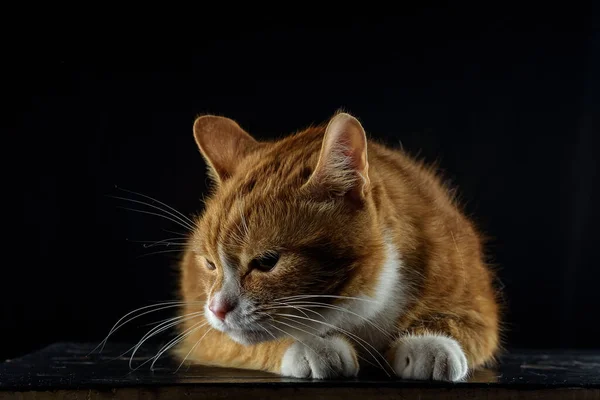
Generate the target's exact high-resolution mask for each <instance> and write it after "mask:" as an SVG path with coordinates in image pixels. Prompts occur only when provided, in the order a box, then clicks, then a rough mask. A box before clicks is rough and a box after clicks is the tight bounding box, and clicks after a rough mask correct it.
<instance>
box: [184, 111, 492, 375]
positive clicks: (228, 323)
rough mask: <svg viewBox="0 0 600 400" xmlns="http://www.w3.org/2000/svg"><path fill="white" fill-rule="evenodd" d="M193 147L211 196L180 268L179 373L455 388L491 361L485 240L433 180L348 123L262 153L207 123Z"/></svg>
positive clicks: (234, 132) (345, 119) (217, 120)
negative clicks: (426, 382)
mask: <svg viewBox="0 0 600 400" xmlns="http://www.w3.org/2000/svg"><path fill="white" fill-rule="evenodd" d="M194 137H195V140H196V143H197V145H198V147H199V150H200V152H201V154H202V156H203V158H204V159H205V161H206V163H207V164H208V167H209V173H210V175H211V177H212V180H213V182H214V184H215V186H214V191H213V193H212V195H211V197H210V198H209V199H207V201H206V204H205V209H204V212H203V214H202V215H201V216H200V217H199V218H198V220H197V223H196V229H195V231H194V232H193V233H192V235H191V237H190V240H189V243H188V245H187V248H186V251H185V253H184V256H183V259H182V262H181V266H180V267H181V281H180V287H181V291H180V295H181V297H182V300H183V301H185V306H183V307H182V309H181V314H180V315H181V316H182V317H183V316H187V317H186V318H185V319H184V322H183V323H182V324H181V325H180V331H179V333H180V334H182V336H181V337H182V340H181V341H180V342H179V344H178V346H177V347H176V348H175V349H176V350H175V351H174V354H175V355H176V357H178V358H179V360H180V361H183V360H190V361H192V362H193V363H197V364H204V365H214V366H222V367H235V368H243V369H256V370H264V371H269V372H272V373H275V374H280V375H283V376H289V377H299V378H315V379H324V378H335V377H354V376H356V375H357V374H358V372H359V369H360V368H361V366H366V365H367V364H371V365H374V366H378V367H380V368H383V369H384V370H385V371H388V372H389V373H390V374H392V373H394V374H396V375H397V376H399V377H401V378H406V379H421V380H423V379H434V380H447V381H459V380H464V379H465V377H466V376H467V375H468V372H469V370H471V369H473V368H477V367H480V366H482V365H484V364H486V363H487V362H489V361H492V360H493V359H494V356H495V354H496V352H497V350H498V348H499V307H498V302H497V299H496V296H495V294H496V292H495V291H494V289H493V287H492V277H493V275H492V272H491V271H490V270H489V269H488V268H487V267H486V265H485V262H484V259H483V252H482V241H481V238H480V235H479V234H478V233H477V232H476V230H475V228H474V226H473V225H472V223H471V222H470V221H469V220H468V219H467V218H466V217H465V215H463V214H462V213H461V211H460V210H459V209H458V208H457V206H456V205H455V204H454V202H453V199H452V197H451V196H450V195H449V193H448V190H447V189H446V188H444V186H443V185H442V184H441V183H440V181H439V179H438V178H437V177H436V176H435V175H434V173H433V171H432V170H431V169H429V168H427V167H426V166H424V165H422V164H421V163H419V162H416V161H414V160H413V159H411V158H410V157H408V156H407V155H406V154H404V153H402V152H401V151H398V150H393V149H390V148H387V147H385V146H384V145H382V144H378V143H376V142H374V141H371V140H368V139H367V136H366V134H365V131H364V129H363V127H362V126H361V124H360V122H359V121H358V120H357V119H356V118H354V117H353V116H351V115H349V114H347V113H342V112H340V113H337V114H336V115H335V116H333V117H332V119H331V120H330V121H329V123H328V124H326V125H323V126H317V127H311V128H309V129H306V130H304V131H302V132H298V133H296V134H294V135H290V136H287V137H285V138H283V139H281V140H277V141H268V142H267V141H262V142H259V141H257V140H255V139H254V138H253V137H251V136H250V135H249V134H248V133H246V132H245V131H244V130H243V129H242V128H241V127H240V126H239V125H238V124H237V123H236V122H234V121H232V120H231V119H228V118H224V117H218V116H211V115H207V116H202V117H199V118H197V119H196V121H195V123H194Z"/></svg>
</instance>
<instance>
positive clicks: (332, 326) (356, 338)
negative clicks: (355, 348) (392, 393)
mask: <svg viewBox="0 0 600 400" xmlns="http://www.w3.org/2000/svg"><path fill="white" fill-rule="evenodd" d="M275 315H276V316H281V317H288V318H300V319H305V320H308V321H312V322H316V323H319V324H323V325H325V326H328V327H330V328H332V329H335V330H338V331H340V332H342V333H344V334H346V335H348V336H350V337H352V338H353V339H354V340H355V341H356V343H357V344H359V345H360V346H361V347H362V348H363V349H365V350H366V351H367V352H368V353H369V354H370V355H371V357H373V358H374V359H375V361H376V362H377V364H379V366H380V367H381V369H382V370H383V371H385V373H386V374H388V376H391V375H390V374H389V373H388V371H386V369H385V368H384V367H383V365H381V363H380V362H379V360H378V359H377V357H375V356H374V355H373V353H371V352H370V351H369V349H367V348H366V347H365V346H364V345H363V344H362V343H364V344H366V345H367V346H369V347H370V348H371V349H373V351H375V352H376V353H377V354H378V355H379V356H380V357H381V358H383V360H384V361H385V363H386V364H387V365H388V367H390V370H392V371H393V370H394V368H392V366H391V365H390V364H389V363H388V362H387V360H386V359H385V357H384V356H382V355H381V353H379V351H378V350H377V349H376V348H375V347H373V346H372V345H371V344H370V343H369V342H367V341H366V340H363V339H362V338H360V337H359V336H357V335H355V334H353V333H352V332H348V331H347V330H345V329H342V328H340V327H337V326H335V325H332V324H328V323H327V322H323V321H318V320H316V319H312V318H305V317H301V316H299V315H292V314H275ZM361 342H362V343H361Z"/></svg>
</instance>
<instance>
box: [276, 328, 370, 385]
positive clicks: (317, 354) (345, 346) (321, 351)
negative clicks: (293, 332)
mask: <svg viewBox="0 0 600 400" xmlns="http://www.w3.org/2000/svg"><path fill="white" fill-rule="evenodd" d="M358 369H359V366H358V359H357V356H356V351H355V350H354V348H352V346H351V345H350V344H349V343H348V342H347V341H346V340H345V339H343V338H341V337H338V336H333V337H328V338H325V339H321V338H318V339H317V338H315V339H311V340H308V341H304V344H303V343H300V342H296V343H294V344H293V345H291V346H290V347H289V348H288V349H287V350H286V352H285V354H284V356H283V360H282V362H281V375H284V376H290V377H294V378H314V379H327V378H339V377H354V376H356V375H357V374H358Z"/></svg>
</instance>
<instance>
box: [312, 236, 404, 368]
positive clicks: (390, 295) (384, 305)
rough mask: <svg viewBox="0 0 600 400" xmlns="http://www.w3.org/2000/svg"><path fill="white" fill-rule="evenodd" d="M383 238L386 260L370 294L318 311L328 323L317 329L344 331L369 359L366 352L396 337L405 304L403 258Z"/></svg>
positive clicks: (377, 350)
mask: <svg viewBox="0 0 600 400" xmlns="http://www.w3.org/2000/svg"><path fill="white" fill-rule="evenodd" d="M386 239H387V240H386V257H385V262H384V264H383V267H382V269H381V272H380V274H379V276H378V277H377V283H376V286H375V290H374V291H373V296H367V295H364V294H362V295H358V296H357V297H355V298H353V299H349V300H344V301H342V302H340V303H338V304H337V305H336V306H334V307H335V308H327V309H324V310H323V309H322V310H321V311H323V312H322V313H321V314H322V316H323V319H322V320H324V321H327V324H326V325H324V324H320V325H319V330H320V331H321V332H323V333H324V332H334V331H338V332H340V333H343V334H346V336H348V338H349V340H350V341H351V342H352V343H353V344H354V345H355V346H354V347H355V348H356V350H357V351H359V353H362V354H363V355H365V356H366V358H371V356H370V355H369V353H374V354H376V352H380V353H381V352H383V351H385V350H386V348H387V346H389V345H390V344H391V343H392V342H393V341H394V339H396V338H397V328H396V322H397V320H398V317H399V316H400V313H401V312H402V309H403V306H404V304H405V303H406V301H405V297H406V287H405V285H404V284H403V280H402V260H401V257H400V254H399V252H398V250H397V249H396V247H395V246H394V244H393V243H392V241H391V240H389V238H386ZM306 300H307V301H310V300H311V299H306ZM317 301H318V300H317ZM334 327H335V328H334ZM336 328H337V329H336ZM371 361H373V360H371Z"/></svg>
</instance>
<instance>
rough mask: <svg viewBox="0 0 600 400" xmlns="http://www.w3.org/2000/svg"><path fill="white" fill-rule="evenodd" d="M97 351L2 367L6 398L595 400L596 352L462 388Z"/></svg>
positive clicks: (56, 350)
mask: <svg viewBox="0 0 600 400" xmlns="http://www.w3.org/2000/svg"><path fill="white" fill-rule="evenodd" d="M93 347H94V345H88V344H75V343H56V344H54V345H52V346H49V347H47V348H45V349H43V350H41V351H39V352H37V353H33V354H30V355H28V356H25V357H22V358H19V359H15V360H7V361H6V362H4V363H2V364H0V399H4V398H20V399H27V398H32V399H33V398H36V399H46V398H52V399H54V398H57V399H58V398H61V399H62V398H65V399H66V398H69V399H70V398H73V399H75V398H81V399H96V398H97V399H104V398H140V399H146V398H148V399H156V398H168V399H174V398H190V396H191V398H215V397H217V398H222V397H226V398H246V399H249V398H262V399H266V398H278V399H281V398H309V397H310V398H313V399H320V398H340V399H341V398H343V399H346V400H349V399H353V398H383V399H392V398H412V397H415V398H421V399H428V398H435V399H443V398H460V399H469V398H481V397H486V398H560V399H575V398H585V399H600V351H596V352H574V351H556V350H554V351H547V352H532V351H518V352H512V353H510V354H507V355H505V356H504V357H503V358H502V359H501V362H500V364H499V365H498V366H497V367H495V368H492V369H487V370H482V371H478V372H476V373H474V374H473V375H472V376H471V377H470V378H469V380H468V381H467V382H462V383H455V384H452V383H440V382H412V381H402V380H399V379H395V378H392V379H390V378H388V377H386V376H385V375H380V374H373V373H369V374H366V375H364V376H361V377H359V378H357V379H353V380H337V381H336V380H332V381H313V380H298V379H289V378H282V377H279V376H275V375H271V374H267V373H262V372H258V371H245V370H234V369H221V368H212V367H191V368H188V367H187V366H184V367H182V368H181V369H180V370H179V371H177V372H175V371H176V369H177V367H178V364H176V363H173V362H172V361H170V360H169V359H168V358H163V359H161V360H159V362H157V364H156V365H155V369H154V371H151V370H150V363H146V364H144V365H141V366H140V364H142V363H144V362H145V361H147V360H149V359H150V358H151V357H152V356H153V355H154V354H155V352H153V351H152V350H149V349H146V350H145V349H140V352H139V354H136V356H135V359H134V364H133V367H134V368H136V367H139V368H137V369H135V370H133V371H132V370H131V369H130V367H129V355H127V356H122V357H119V356H120V355H121V354H122V353H124V352H125V351H126V350H127V349H128V348H129V347H130V346H128V345H123V344H112V345H109V346H107V347H106V348H105V349H104V351H103V352H102V353H101V354H98V353H97V352H96V353H93V354H91V355H90V354H89V353H90V351H91V350H92V349H93Z"/></svg>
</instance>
